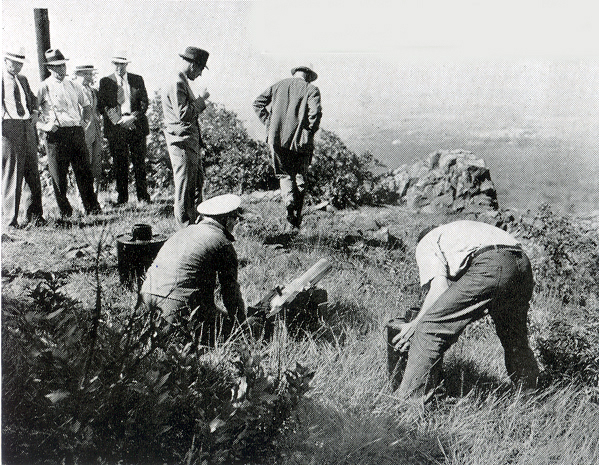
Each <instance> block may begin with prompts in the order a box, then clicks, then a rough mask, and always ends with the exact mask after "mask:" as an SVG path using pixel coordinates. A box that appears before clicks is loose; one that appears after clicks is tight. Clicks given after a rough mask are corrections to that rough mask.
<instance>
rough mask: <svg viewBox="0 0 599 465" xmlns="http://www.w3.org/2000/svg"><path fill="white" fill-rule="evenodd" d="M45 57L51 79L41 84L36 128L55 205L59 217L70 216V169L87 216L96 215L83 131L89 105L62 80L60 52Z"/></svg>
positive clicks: (63, 61)
mask: <svg viewBox="0 0 599 465" xmlns="http://www.w3.org/2000/svg"><path fill="white" fill-rule="evenodd" d="M45 56H46V66H47V67H48V70H49V71H50V77H48V78H47V79H46V80H44V81H43V82H42V83H41V85H40V89H39V91H38V98H37V100H38V105H39V109H40V121H39V122H38V128H39V129H41V130H42V131H44V133H45V136H46V137H45V140H46V141H45V145H46V152H47V154H48V169H49V171H50V175H51V176H52V185H53V186H54V194H55V195H56V203H57V204H58V208H59V210H60V213H61V215H62V216H66V217H69V216H71V215H72V213H73V208H72V207H71V204H70V202H69V200H68V198H67V190H68V187H69V184H68V179H67V174H68V170H69V165H71V166H72V167H73V172H74V173H75V180H76V182H77V188H78V189H79V195H80V196H81V201H82V203H83V207H84V208H85V211H86V213H88V214H90V213H94V214H95V213H99V212H100V211H101V210H100V205H99V204H98V199H97V197H96V194H95V192H94V186H93V182H94V180H93V176H92V172H91V169H90V167H89V155H88V152H87V145H86V143H85V133H84V131H83V127H84V126H86V125H87V122H88V121H89V120H90V118H91V116H90V114H91V104H90V101H89V99H88V98H87V96H86V95H85V91H84V90H83V87H81V85H80V84H79V83H77V82H74V81H72V80H70V79H65V77H66V74H67V65H66V62H67V58H65V57H64V55H63V54H62V52H61V51H60V50H59V49H49V50H46V53H45Z"/></svg>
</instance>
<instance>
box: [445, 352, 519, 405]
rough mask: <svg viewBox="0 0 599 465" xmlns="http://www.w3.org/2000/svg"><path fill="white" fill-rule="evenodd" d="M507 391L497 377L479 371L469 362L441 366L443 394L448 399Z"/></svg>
mask: <svg viewBox="0 0 599 465" xmlns="http://www.w3.org/2000/svg"><path fill="white" fill-rule="evenodd" d="M507 389H509V385H506V384H505V383H504V382H503V381H501V380H500V379H499V378H498V377H496V376H492V375H490V374H489V373H487V372H484V371H481V370H480V368H479V367H477V366H476V364H475V363H474V362H472V361H470V360H468V361H465V360H452V361H451V363H447V364H445V365H444V366H443V392H444V394H445V395H446V396H449V397H464V396H466V395H467V394H469V393H470V392H472V391H477V392H489V393H490V392H492V391H494V392H497V391H503V390H507Z"/></svg>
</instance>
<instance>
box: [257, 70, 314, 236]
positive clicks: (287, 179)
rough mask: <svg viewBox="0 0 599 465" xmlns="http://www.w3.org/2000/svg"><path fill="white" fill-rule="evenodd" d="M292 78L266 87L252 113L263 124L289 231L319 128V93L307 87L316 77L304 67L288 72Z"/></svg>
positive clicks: (296, 219) (295, 222)
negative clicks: (254, 113)
mask: <svg viewBox="0 0 599 465" xmlns="http://www.w3.org/2000/svg"><path fill="white" fill-rule="evenodd" d="M291 74H292V77H290V78H287V79H283V80H281V81H279V82H277V83H276V84H274V85H272V86H270V87H269V88H268V89H266V90H265V91H264V92H262V94H260V95H259V96H258V98H256V100H255V101H254V105H253V106H254V110H255V111H256V113H257V115H258V117H259V118H260V121H262V123H264V124H265V125H266V131H267V135H266V142H267V143H268V145H269V146H270V151H271V154H272V163H273V165H274V169H275V174H276V175H277V177H278V178H279V182H280V184H281V196H282V197H283V202H284V203H285V207H286V208H287V221H288V222H289V224H290V225H291V226H292V227H293V228H299V227H300V225H301V222H302V207H303V204H304V195H305V186H304V175H305V174H306V171H307V169H308V166H309V165H310V162H311V161H312V153H313V151H314V134H315V133H316V131H318V128H319V126H320V119H321V117H322V107H321V104H320V90H319V89H318V87H316V86H315V85H313V84H311V83H312V82H313V81H315V80H316V78H317V77H318V75H317V74H316V73H315V72H314V71H313V70H312V69H311V68H309V67H307V66H297V67H295V68H293V69H292V70H291Z"/></svg>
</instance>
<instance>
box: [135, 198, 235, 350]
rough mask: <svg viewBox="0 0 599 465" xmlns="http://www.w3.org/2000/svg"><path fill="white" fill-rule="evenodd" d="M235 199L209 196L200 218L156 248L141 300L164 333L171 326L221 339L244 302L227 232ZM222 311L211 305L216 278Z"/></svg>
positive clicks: (231, 225) (207, 340)
mask: <svg viewBox="0 0 599 465" xmlns="http://www.w3.org/2000/svg"><path fill="white" fill-rule="evenodd" d="M240 204H241V198H240V197H239V196H237V195H233V194H225V195H219V196H216V197H213V198H211V199H209V200H206V201H204V202H202V203H201V204H200V205H199V206H198V208H197V210H198V213H199V214H200V215H201V216H202V219H201V220H200V221H199V222H198V223H197V224H192V225H190V226H188V227H186V228H183V229H179V230H178V231H177V232H175V234H173V235H172V236H171V237H170V238H169V239H168V240H167V241H166V242H165V243H164V245H163V246H162V248H161V249H160V251H159V252H158V254H157V256H156V259H155V260H154V262H153V263H152V265H150V268H149V269H148V271H147V273H146V278H145V281H144V283H143V285H142V288H141V296H142V299H143V302H144V303H145V304H146V306H147V307H148V308H150V309H153V310H156V311H158V312H159V315H160V319H161V320H162V321H163V323H164V324H165V325H166V327H167V330H168V329H169V328H171V326H174V327H175V328H179V330H181V331H183V332H184V334H187V335H191V336H192V337H194V338H195V339H196V340H201V341H202V342H203V343H205V344H213V342H214V341H215V338H216V337H217V336H218V335H219V334H222V335H223V336H224V337H227V336H228V335H229V334H230V332H231V330H232V328H233V324H234V323H235V321H236V320H243V319H244V312H245V304H244V301H243V298H242V296H241V291H240V288H239V283H238V281H237V267H238V261H237V254H236V253H235V249H234V248H233V244H232V242H233V241H234V240H235V239H234V237H233V235H232V232H233V228H234V226H235V224H236V223H237V219H238V216H239V213H240ZM217 276H218V281H219V283H220V292H221V295H222V300H223V304H224V306H225V309H226V310H222V309H220V308H219V307H217V306H216V304H215V303H214V290H215V287H216V277H217Z"/></svg>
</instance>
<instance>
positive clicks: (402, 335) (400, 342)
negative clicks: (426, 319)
mask: <svg viewBox="0 0 599 465" xmlns="http://www.w3.org/2000/svg"><path fill="white" fill-rule="evenodd" d="M416 323H417V322H415V321H411V322H409V323H406V324H404V325H403V326H402V327H401V331H399V333H398V334H397V335H396V336H395V337H394V338H393V340H392V341H391V342H392V343H393V344H395V350H398V351H399V352H406V351H407V350H408V349H409V348H410V338H411V337H412V336H413V335H414V330H415V329H416Z"/></svg>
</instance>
